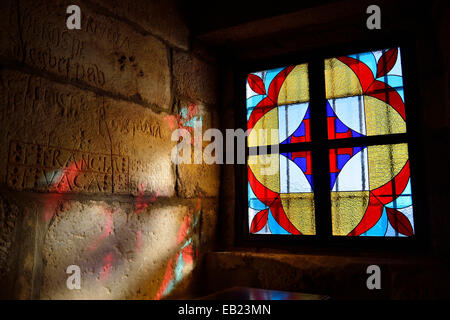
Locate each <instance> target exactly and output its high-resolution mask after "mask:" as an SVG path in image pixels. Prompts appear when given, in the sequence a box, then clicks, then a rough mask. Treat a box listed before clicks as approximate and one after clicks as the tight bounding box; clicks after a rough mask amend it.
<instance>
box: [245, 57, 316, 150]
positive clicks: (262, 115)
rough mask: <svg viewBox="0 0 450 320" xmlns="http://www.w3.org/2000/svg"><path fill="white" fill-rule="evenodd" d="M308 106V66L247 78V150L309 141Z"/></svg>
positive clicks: (298, 66)
mask: <svg viewBox="0 0 450 320" xmlns="http://www.w3.org/2000/svg"><path fill="white" fill-rule="evenodd" d="M308 102H309V83H308V65H307V64H300V65H297V66H288V67H285V68H277V69H271V70H266V71H260V72H255V73H252V74H249V75H248V76H247V128H248V129H251V130H250V132H249V137H248V146H249V147H253V146H264V145H270V144H278V143H283V144H286V143H297V142H309V141H311V135H310V127H309V125H310V123H309V103H308ZM272 130H273V131H272Z"/></svg>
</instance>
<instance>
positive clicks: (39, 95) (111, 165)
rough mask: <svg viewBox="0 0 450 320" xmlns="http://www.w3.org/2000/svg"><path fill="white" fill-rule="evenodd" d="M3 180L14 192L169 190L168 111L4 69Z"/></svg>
mask: <svg viewBox="0 0 450 320" xmlns="http://www.w3.org/2000/svg"><path fill="white" fill-rule="evenodd" d="M0 92H1V95H0V97H1V99H2V102H1V103H2V106H3V107H2V109H1V111H0V123H1V127H0V139H1V143H2V145H4V146H8V147H9V153H8V152H2V153H1V155H0V161H1V170H0V182H1V183H2V184H6V185H7V186H8V187H10V188H13V189H15V190H34V191H42V192H52V191H53V192H75V193H103V194H112V193H115V194H127V193H128V194H135V195H137V194H140V193H143V192H147V193H155V194H156V193H157V194H158V195H159V196H171V195H173V193H174V184H175V177H174V172H173V169H172V163H171V160H170V151H171V148H172V146H173V145H174V143H167V141H168V140H169V141H170V134H171V132H170V128H169V127H168V125H167V123H166V121H165V120H164V118H165V117H167V114H164V113H161V114H156V113H154V112H152V111H151V110H150V109H148V108H144V107H142V106H139V105H136V104H134V103H130V102H125V101H120V100H114V99H111V98H106V97H102V96H99V95H97V94H94V93H92V92H89V91H84V90H81V89H77V88H75V87H71V86H67V85H61V84H58V83H54V82H51V81H49V80H45V79H43V78H41V77H37V76H32V75H28V74H24V73H20V72H17V71H7V70H2V71H1V87H0Z"/></svg>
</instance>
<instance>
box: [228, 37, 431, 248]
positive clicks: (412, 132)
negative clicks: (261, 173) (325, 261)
mask: <svg viewBox="0 0 450 320" xmlns="http://www.w3.org/2000/svg"><path fill="white" fill-rule="evenodd" d="M392 47H400V54H401V57H400V58H401V62H402V73H403V75H402V76H403V88H404V97H405V101H404V102H405V109H406V110H405V113H406V128H407V129H406V131H407V132H406V133H402V134H391V135H385V136H366V137H360V138H348V139H336V140H328V137H327V123H326V121H327V119H326V98H325V76H324V60H325V59H327V58H333V57H339V56H344V55H349V54H356V53H363V52H367V51H375V50H380V49H388V48H392ZM415 61H416V57H415V48H414V41H412V40H408V39H404V38H403V39H402V40H398V39H389V40H386V39H382V40H379V41H371V42H366V41H363V42H358V43H349V44H343V45H340V46H335V47H328V48H320V49H317V50H311V51H305V52H300V53H296V54H294V55H286V56H280V57H273V58H269V59H264V60H253V61H242V62H239V63H237V64H235V66H234V71H235V72H234V75H235V78H234V89H235V92H236V93H237V101H238V103H236V106H235V115H236V119H235V126H236V128H242V129H246V128H247V121H246V116H245V114H246V92H245V88H246V85H245V83H246V82H245V81H246V79H247V74H248V73H251V72H257V71H261V70H268V69H273V68H276V67H283V66H287V65H298V64H302V63H308V74H309V88H310V101H309V103H310V116H311V142H308V143H300V144H301V146H299V147H300V148H302V149H304V150H311V151H312V168H313V181H314V200H315V216H316V235H314V236H310V235H300V236H296V235H257V234H250V232H249V231H248V230H249V225H248V194H247V192H248V190H247V185H248V177H247V168H248V165H247V163H245V165H235V182H236V185H235V187H236V189H235V200H236V201H235V206H236V207H235V212H236V219H235V226H234V228H235V230H236V232H235V246H236V247H244V248H245V247H251V248H259V249H264V248H269V249H282V250H283V251H286V250H288V251H299V250H300V251H304V250H309V249H312V250H314V251H315V252H317V249H326V250H327V249H330V248H343V249H344V250H346V249H364V250H369V251H373V250H374V251H379V250H381V251H391V250H393V251H396V250H401V251H403V252H405V251H407V252H415V251H420V252H422V251H423V250H427V248H428V247H429V245H430V243H429V233H428V230H429V226H428V218H427V214H426V212H425V207H426V206H425V201H426V199H425V197H424V196H423V195H424V191H425V190H426V187H425V174H424V172H423V170H419V169H418V168H419V167H420V166H421V164H422V165H423V163H424V160H423V156H420V154H421V150H424V148H423V147H422V142H421V139H420V121H419V118H418V115H419V114H420V113H419V112H418V109H419V107H420V104H419V103H418V101H419V99H418V90H417V89H418V87H417V80H416V77H415V75H416V73H417V68H416V65H415ZM320 108H321V109H320ZM390 143H407V144H408V153H409V160H410V177H411V190H412V195H413V196H412V197H413V199H412V200H413V208H414V215H413V218H414V231H415V234H414V236H413V237H371V236H362V237H360V236H357V237H348V236H332V235H331V208H330V204H331V198H330V192H331V190H329V167H328V166H329V158H328V150H329V149H331V148H335V147H345V146H356V145H360V146H361V145H364V146H369V145H377V144H378V145H379V144H390ZM300 144H299V145H300ZM308 148H309V149H308ZM245 150H246V159H247V155H248V150H249V148H248V146H247V141H246V144H245ZM280 152H281V151H280ZM235 154H236V153H235ZM422 154H423V152H422ZM317 168H328V170H317Z"/></svg>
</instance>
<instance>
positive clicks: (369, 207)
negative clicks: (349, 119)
mask: <svg viewBox="0 0 450 320" xmlns="http://www.w3.org/2000/svg"><path fill="white" fill-rule="evenodd" d="M329 154H330V181H331V185H330V188H331V214H332V231H333V235H341V236H342V235H344V236H345V235H348V236H381V237H399V236H412V235H413V234H414V222H413V208H412V196H411V185H410V171H409V159H408V147H407V144H406V143H402V144H389V145H376V146H368V147H364V146H361V147H352V148H338V149H330V152H329Z"/></svg>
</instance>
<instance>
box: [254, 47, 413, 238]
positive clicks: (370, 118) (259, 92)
mask: <svg viewBox="0 0 450 320" xmlns="http://www.w3.org/2000/svg"><path fill="white" fill-rule="evenodd" d="M323 61H324V62H323V64H322V67H323V68H324V69H323V70H324V73H323V74H322V75H316V76H313V77H311V75H309V74H308V73H309V72H310V71H309V70H317V69H310V67H309V65H308V64H306V63H305V64H300V65H296V66H288V67H284V68H278V69H271V70H266V71H261V72H255V73H250V74H248V76H247V90H246V92H247V111H246V112H247V129H248V132H249V134H248V147H249V151H250V152H249V156H248V158H247V160H248V226H249V232H250V234H285V235H315V234H316V231H317V230H316V217H318V215H327V216H326V218H327V219H328V220H329V221H330V224H329V225H330V226H331V228H330V230H327V231H326V232H327V233H328V234H329V235H332V236H377V237H401V236H403V237H404V236H413V235H414V234H415V226H414V217H413V201H412V200H413V196H412V191H411V178H410V166H409V164H410V161H409V153H408V144H407V140H406V110H405V97H404V90H403V73H402V63H401V54H400V48H390V49H383V50H375V51H370V52H363V53H357V54H351V55H348V56H341V57H336V58H327V59H324V60H323ZM318 77H324V83H325V86H324V88H323V89H324V90H323V93H322V97H323V98H324V99H323V100H320V99H317V100H316V101H324V103H323V105H319V104H314V105H311V104H310V86H316V85H317V84H316V83H314V81H315V80H314V79H316V81H317V79H318ZM310 79H313V80H311V83H309V80H310ZM317 82H318V83H319V82H320V81H317ZM316 88H317V87H316ZM310 108H316V109H313V110H311V109H310ZM315 110H317V111H315ZM311 111H314V113H313V114H312V113H311ZM320 118H322V119H323V121H321V119H320ZM325 119H326V121H325ZM318 124H326V127H325V125H322V126H321V127H319V126H318ZM314 125H316V127H315V128H316V131H315V132H316V133H317V132H318V131H317V130H319V131H320V130H322V131H323V135H322V137H323V138H322V140H320V136H321V134H317V135H316V136H312V131H311V128H312V127H313V126H314ZM317 137H319V138H317ZM369 137H373V138H370V139H369ZM315 139H316V140H315ZM317 139H319V140H317ZM343 139H345V140H343ZM380 139H381V140H380ZM340 141H341V142H342V143H340ZM268 145H271V146H274V145H275V146H277V147H278V149H275V150H276V151H267V150H266V152H262V153H261V152H260V148H258V147H261V146H268ZM313 146H314V147H315V148H314V149H313ZM318 148H320V149H321V150H323V151H324V152H325V153H320V152H319V153H318V154H321V155H326V154H328V167H324V165H323V163H326V162H324V161H323V160H320V159H318V158H317V157H318V155H317V154H316V155H314V154H313V150H318ZM314 152H315V153H316V151H314ZM314 156H316V158H314ZM323 157H324V156H322V159H323ZM314 159H315V160H314ZM313 164H314V166H317V168H313ZM317 164H319V165H317ZM267 168H270V170H268V169H267ZM313 169H314V170H317V171H319V170H320V171H322V172H323V170H326V171H325V174H326V173H327V172H329V180H328V183H329V185H328V190H329V193H327V194H326V195H325V196H324V195H323V194H322V193H324V192H323V191H321V192H320V193H319V194H318V195H315V194H314V184H315V183H318V182H317V181H315V177H316V176H315V175H316V174H317V172H315V171H314V170H313ZM320 183H321V185H323V186H324V188H326V186H325V185H326V183H325V180H324V179H323V178H321V179H320ZM324 194H325V193H324ZM318 199H321V200H324V201H329V203H330V205H329V206H328V208H329V212H315V210H316V208H317V206H316V205H315V200H316V201H319V200H318ZM318 203H320V202H318ZM322 234H323V233H322Z"/></svg>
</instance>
